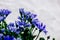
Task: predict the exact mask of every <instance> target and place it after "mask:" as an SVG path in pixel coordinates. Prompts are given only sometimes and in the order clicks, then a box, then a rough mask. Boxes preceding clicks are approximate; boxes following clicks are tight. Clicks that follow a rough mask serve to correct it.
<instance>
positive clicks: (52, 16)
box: [0, 0, 60, 40]
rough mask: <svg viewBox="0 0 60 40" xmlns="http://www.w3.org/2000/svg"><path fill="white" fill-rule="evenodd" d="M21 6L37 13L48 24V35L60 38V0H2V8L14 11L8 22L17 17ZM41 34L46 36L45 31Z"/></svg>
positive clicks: (57, 39) (0, 6)
mask: <svg viewBox="0 0 60 40" xmlns="http://www.w3.org/2000/svg"><path fill="white" fill-rule="evenodd" d="M19 8H24V9H25V10H27V11H31V12H33V13H36V14H37V15H38V16H37V18H39V20H40V21H41V22H43V23H44V24H46V29H47V30H48V34H47V35H50V36H51V38H52V37H55V38H56V40H60V0H0V9H9V10H11V11H12V13H11V14H10V15H9V16H8V17H7V19H6V21H8V22H7V23H10V22H14V20H16V19H17V17H18V15H19V12H18V10H19ZM36 33H37V32H36ZM41 35H42V36H44V37H46V35H44V33H41ZM41 35H40V36H41ZM50 40H52V39H50Z"/></svg>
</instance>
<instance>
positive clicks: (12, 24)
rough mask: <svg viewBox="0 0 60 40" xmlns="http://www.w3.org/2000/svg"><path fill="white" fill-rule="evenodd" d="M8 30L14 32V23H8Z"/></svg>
mask: <svg viewBox="0 0 60 40" xmlns="http://www.w3.org/2000/svg"><path fill="white" fill-rule="evenodd" d="M7 28H8V30H10V31H11V32H15V31H16V30H17V28H16V27H15V25H14V23H10V24H9V25H8V26H7Z"/></svg>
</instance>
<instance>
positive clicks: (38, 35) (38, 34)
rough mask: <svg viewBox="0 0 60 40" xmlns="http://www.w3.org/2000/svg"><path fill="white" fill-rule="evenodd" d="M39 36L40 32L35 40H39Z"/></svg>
mask: <svg viewBox="0 0 60 40" xmlns="http://www.w3.org/2000/svg"><path fill="white" fill-rule="evenodd" d="M39 34H40V32H39V33H38V35H37V37H36V39H35V40H37V39H38V37H39Z"/></svg>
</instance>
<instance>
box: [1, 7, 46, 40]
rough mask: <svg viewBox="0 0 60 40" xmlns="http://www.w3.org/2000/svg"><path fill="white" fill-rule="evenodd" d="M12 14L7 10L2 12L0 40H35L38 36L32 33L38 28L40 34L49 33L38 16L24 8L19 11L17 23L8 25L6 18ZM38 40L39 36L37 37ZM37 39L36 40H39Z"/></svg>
mask: <svg viewBox="0 0 60 40" xmlns="http://www.w3.org/2000/svg"><path fill="white" fill-rule="evenodd" d="M10 13H11V11H9V10H6V9H1V10H0V40H33V39H34V38H35V37H36V36H33V34H32V31H33V29H34V28H35V27H36V29H39V34H40V32H42V31H43V32H44V33H45V34H46V33H47V31H46V29H45V27H46V25H43V23H40V22H39V20H38V19H36V18H35V17H36V16H37V15H36V14H32V13H31V12H28V11H25V10H24V9H23V8H21V9H19V13H20V16H18V20H17V21H15V23H12V22H11V23H9V24H7V23H6V22H5V20H4V19H5V18H6V17H7V16H8V15H9V14H10ZM37 38H38V36H37ZM37 38H36V40H37Z"/></svg>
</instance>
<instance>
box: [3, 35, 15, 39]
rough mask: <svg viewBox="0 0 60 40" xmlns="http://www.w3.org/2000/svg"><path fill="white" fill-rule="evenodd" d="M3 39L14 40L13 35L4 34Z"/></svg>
mask: <svg viewBox="0 0 60 40" xmlns="http://www.w3.org/2000/svg"><path fill="white" fill-rule="evenodd" d="M4 40H14V37H12V36H9V35H7V36H4Z"/></svg>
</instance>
